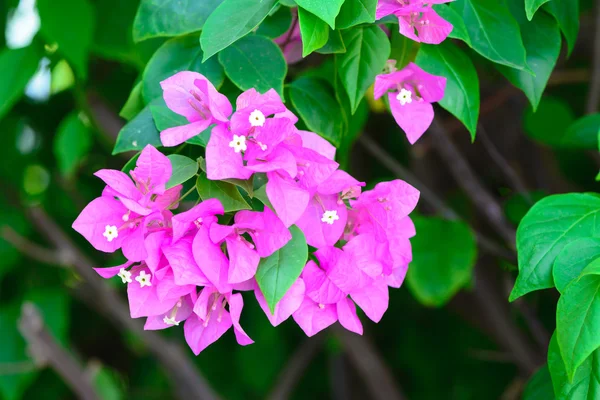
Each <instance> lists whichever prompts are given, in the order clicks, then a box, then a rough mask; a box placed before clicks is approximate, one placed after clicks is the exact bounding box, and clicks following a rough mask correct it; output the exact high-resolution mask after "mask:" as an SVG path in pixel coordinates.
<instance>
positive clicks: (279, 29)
mask: <svg viewBox="0 0 600 400" xmlns="http://www.w3.org/2000/svg"><path fill="white" fill-rule="evenodd" d="M291 25H292V13H291V11H290V9H289V8H287V7H279V9H278V10H277V11H276V12H274V13H272V14H271V15H269V16H268V17H267V18H265V20H264V21H263V22H262V24H260V26H259V27H258V29H257V30H256V33H257V34H258V35H261V36H266V37H268V38H272V39H275V38H278V37H279V36H281V35H283V34H284V33H286V32H287V31H288V30H289V29H290V27H291Z"/></svg>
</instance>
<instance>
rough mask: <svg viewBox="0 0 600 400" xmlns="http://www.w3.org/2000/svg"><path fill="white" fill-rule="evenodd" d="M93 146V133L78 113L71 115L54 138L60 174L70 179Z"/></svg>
mask: <svg viewBox="0 0 600 400" xmlns="http://www.w3.org/2000/svg"><path fill="white" fill-rule="evenodd" d="M91 146H92V133H91V132H90V130H89V128H88V126H87V125H86V124H84V123H83V121H82V120H81V119H80V118H79V115H78V113H77V112H73V113H71V114H69V115H68V116H67V117H66V118H65V119H64V120H63V121H62V122H61V123H60V126H59V127H58V131H57V133H56V136H55V137H54V156H55V157H56V160H57V162H58V168H59V169H60V172H61V173H62V174H63V175H64V176H66V177H68V178H70V177H72V176H73V174H74V173H75V170H76V168H77V166H78V165H79V163H80V162H81V161H82V160H83V158H85V156H87V154H88V152H89V150H90V148H91Z"/></svg>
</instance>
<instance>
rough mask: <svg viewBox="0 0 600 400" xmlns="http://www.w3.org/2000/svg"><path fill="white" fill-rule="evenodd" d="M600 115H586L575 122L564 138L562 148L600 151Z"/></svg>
mask: <svg viewBox="0 0 600 400" xmlns="http://www.w3.org/2000/svg"><path fill="white" fill-rule="evenodd" d="M599 132H600V114H591V115H586V116H585V117H582V118H580V119H578V120H577V121H575V122H574V123H573V124H571V126H569V128H567V131H566V132H565V134H564V136H563V137H562V140H561V143H560V146H561V147H566V148H574V149H590V150H597V149H598V133H599Z"/></svg>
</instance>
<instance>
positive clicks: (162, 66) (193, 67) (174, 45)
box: [142, 35, 225, 103]
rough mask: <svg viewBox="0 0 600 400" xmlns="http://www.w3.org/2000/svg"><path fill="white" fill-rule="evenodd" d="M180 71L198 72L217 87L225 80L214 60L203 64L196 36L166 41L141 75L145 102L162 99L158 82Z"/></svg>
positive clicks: (219, 65) (220, 68) (219, 66)
mask: <svg viewBox="0 0 600 400" xmlns="http://www.w3.org/2000/svg"><path fill="white" fill-rule="evenodd" d="M180 71H195V72H199V73H201V74H202V75H204V76H205V77H206V78H207V79H208V80H209V81H210V82H211V83H212V84H213V85H215V86H216V87H217V88H218V87H219V86H221V85H222V84H223V80H224V79H225V75H224V73H223V67H221V64H219V62H218V61H217V60H214V59H213V60H208V61H207V62H205V63H202V49H200V46H198V36H195V35H190V36H184V37H179V38H174V39H171V40H169V41H167V42H165V43H164V44H163V45H162V46H161V47H160V48H159V49H158V50H157V51H156V53H154V55H153V56H152V58H151V59H150V61H148V64H147V65H146V69H145V70H144V74H143V76H142V82H143V86H142V94H143V96H144V100H145V101H146V103H149V102H150V101H152V100H153V99H155V98H157V97H161V96H162V89H161V87H160V82H161V81H162V80H164V79H166V78H168V77H170V76H172V75H174V74H175V73H177V72H180Z"/></svg>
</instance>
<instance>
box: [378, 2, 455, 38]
mask: <svg viewBox="0 0 600 400" xmlns="http://www.w3.org/2000/svg"><path fill="white" fill-rule="evenodd" d="M449 1H452V0H379V3H378V4H377V14H376V17H377V19H381V18H383V17H385V16H387V15H391V14H394V15H396V16H397V17H398V24H399V29H400V33H401V34H402V35H404V36H406V37H408V38H410V39H412V40H414V41H416V42H422V43H429V44H440V43H442V42H443V41H444V40H445V39H446V38H447V37H448V35H449V34H450V32H452V28H453V27H452V24H451V23H449V22H448V21H446V20H445V19H443V18H442V17H440V16H439V15H438V13H436V12H435V11H434V10H433V9H432V8H431V6H432V4H442V3H448V2H449Z"/></svg>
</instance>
